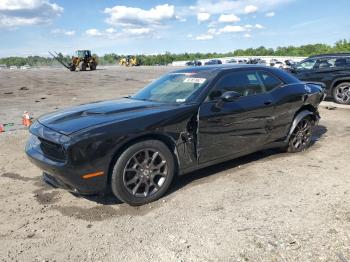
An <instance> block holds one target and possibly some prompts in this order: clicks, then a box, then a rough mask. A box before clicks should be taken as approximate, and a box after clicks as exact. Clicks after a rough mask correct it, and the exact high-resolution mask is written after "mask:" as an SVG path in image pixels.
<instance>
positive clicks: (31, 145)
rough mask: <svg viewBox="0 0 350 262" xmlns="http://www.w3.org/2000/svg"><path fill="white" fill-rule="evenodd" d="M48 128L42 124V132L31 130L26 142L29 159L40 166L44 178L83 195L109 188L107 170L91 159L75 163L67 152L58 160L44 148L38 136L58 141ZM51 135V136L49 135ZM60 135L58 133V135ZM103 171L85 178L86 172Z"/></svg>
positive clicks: (55, 184) (57, 185)
mask: <svg viewBox="0 0 350 262" xmlns="http://www.w3.org/2000/svg"><path fill="white" fill-rule="evenodd" d="M45 129H46V128H45V127H43V126H41V127H40V130H41V131H40V133H39V132H36V130H32V129H31V130H30V131H31V133H33V134H31V136H30V138H29V140H28V142H27V144H26V149H25V152H26V154H27V156H28V158H29V160H30V161H31V162H32V163H33V164H34V165H36V166H37V167H39V168H40V169H41V170H42V171H43V172H44V174H46V175H44V180H46V181H47V182H49V183H50V182H51V183H50V184H52V185H54V186H56V187H60V188H63V189H66V190H69V191H71V192H74V193H79V194H83V195H89V194H96V193H101V192H104V191H105V190H106V188H107V172H106V171H105V170H103V169H102V167H101V168H99V169H97V167H96V166H95V165H94V163H93V162H91V161H86V162H83V163H79V164H73V163H72V162H71V161H70V159H69V154H68V153H67V156H66V159H65V160H62V159H60V160H56V159H55V158H52V156H49V155H48V154H47V153H46V152H45V150H42V144H41V142H40V139H38V136H39V135H40V136H39V137H40V138H43V139H47V140H50V141H52V142H55V143H58V140H57V139H53V138H52V130H49V131H48V132H46V130H45ZM48 134H49V135H50V137H49V136H48ZM56 136H58V135H56ZM96 171H103V175H101V176H97V177H91V178H88V179H87V178H84V176H85V175H86V174H91V173H95V172H96Z"/></svg>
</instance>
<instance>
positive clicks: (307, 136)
mask: <svg viewBox="0 0 350 262" xmlns="http://www.w3.org/2000/svg"><path fill="white" fill-rule="evenodd" d="M311 136H312V125H311V122H310V121H309V120H308V119H303V120H301V121H300V122H299V123H298V125H297V126H296V128H295V130H294V132H293V134H292V139H291V146H292V147H293V148H294V150H295V151H302V150H304V149H305V148H306V147H307V146H308V145H309V144H310V141H311Z"/></svg>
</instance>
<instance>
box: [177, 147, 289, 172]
mask: <svg viewBox="0 0 350 262" xmlns="http://www.w3.org/2000/svg"><path fill="white" fill-rule="evenodd" d="M287 144H288V143H286V142H285V141H283V142H273V143H270V144H267V145H264V146H261V147H259V148H256V149H255V150H247V151H242V152H239V153H236V154H233V155H228V156H225V157H222V158H218V159H214V160H212V161H209V162H205V163H202V164H199V165H196V166H192V167H189V168H186V169H182V170H180V172H179V175H185V174H188V173H190V172H193V171H196V170H199V169H202V168H205V167H208V166H212V165H215V164H219V163H222V162H226V161H228V160H233V159H235V158H238V157H241V156H246V155H249V154H252V153H255V152H258V151H261V150H266V149H273V148H282V147H285V146H287Z"/></svg>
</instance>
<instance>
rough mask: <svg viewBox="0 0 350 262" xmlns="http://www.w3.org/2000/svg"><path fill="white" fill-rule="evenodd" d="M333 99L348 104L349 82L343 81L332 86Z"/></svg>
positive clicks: (349, 99)
mask: <svg viewBox="0 0 350 262" xmlns="http://www.w3.org/2000/svg"><path fill="white" fill-rule="evenodd" d="M333 98H334V101H335V102H337V103H339V104H345V105H349V104H350V83H349V82H344V83H341V84H339V85H337V86H336V87H334V88H333Z"/></svg>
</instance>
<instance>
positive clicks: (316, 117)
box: [285, 110, 320, 142]
mask: <svg viewBox="0 0 350 262" xmlns="http://www.w3.org/2000/svg"><path fill="white" fill-rule="evenodd" d="M306 116H311V117H312V118H313V119H314V121H315V125H317V124H318V121H319V120H320V116H319V115H318V114H316V113H314V112H311V111H309V110H303V111H300V112H299V113H298V114H297V115H296V116H295V117H294V120H293V123H292V126H291V128H290V130H289V133H288V136H287V138H286V140H285V142H288V141H289V139H290V136H291V135H292V133H293V131H294V129H295V128H296V126H297V125H298V123H299V122H300V121H301V120H302V119H303V118H304V117H306Z"/></svg>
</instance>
